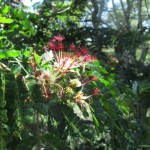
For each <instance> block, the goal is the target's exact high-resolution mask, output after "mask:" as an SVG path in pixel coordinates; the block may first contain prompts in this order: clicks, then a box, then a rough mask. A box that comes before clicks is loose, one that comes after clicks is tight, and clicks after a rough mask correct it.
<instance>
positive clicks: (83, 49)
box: [80, 47, 88, 55]
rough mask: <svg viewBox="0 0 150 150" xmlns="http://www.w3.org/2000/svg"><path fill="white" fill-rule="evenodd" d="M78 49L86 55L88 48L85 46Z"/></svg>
mask: <svg viewBox="0 0 150 150" xmlns="http://www.w3.org/2000/svg"><path fill="white" fill-rule="evenodd" d="M80 50H81V54H82V55H86V54H87V53H88V50H87V49H86V48H85V47H82V48H81V49H80Z"/></svg>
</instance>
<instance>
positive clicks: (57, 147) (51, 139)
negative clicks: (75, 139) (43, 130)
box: [42, 134, 71, 150]
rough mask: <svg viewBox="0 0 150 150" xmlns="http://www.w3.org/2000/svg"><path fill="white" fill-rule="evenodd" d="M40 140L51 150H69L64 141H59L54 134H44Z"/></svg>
mask: <svg viewBox="0 0 150 150" xmlns="http://www.w3.org/2000/svg"><path fill="white" fill-rule="evenodd" d="M42 140H43V141H45V142H46V144H48V145H49V146H50V147H51V149H52V150H61V149H62V150H71V149H70V147H69V146H68V145H67V144H66V142H65V141H63V140H61V139H60V138H59V137H57V136H56V135H54V134H45V135H44V136H43V138H42Z"/></svg>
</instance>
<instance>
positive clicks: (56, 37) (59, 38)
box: [54, 35, 65, 42]
mask: <svg viewBox="0 0 150 150" xmlns="http://www.w3.org/2000/svg"><path fill="white" fill-rule="evenodd" d="M54 39H56V40H57V41H59V42H62V41H63V40H64V39H65V38H64V37H63V36H61V35H57V36H54Z"/></svg>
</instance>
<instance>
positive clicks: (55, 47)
mask: <svg viewBox="0 0 150 150" xmlns="http://www.w3.org/2000/svg"><path fill="white" fill-rule="evenodd" d="M49 47H50V49H51V50H53V51H55V50H56V49H57V45H56V43H55V42H54V41H50V42H49Z"/></svg>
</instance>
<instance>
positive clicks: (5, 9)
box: [2, 5, 10, 14]
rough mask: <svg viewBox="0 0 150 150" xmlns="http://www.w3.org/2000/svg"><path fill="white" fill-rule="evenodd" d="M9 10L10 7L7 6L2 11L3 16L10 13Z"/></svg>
mask: <svg viewBox="0 0 150 150" xmlns="http://www.w3.org/2000/svg"><path fill="white" fill-rule="evenodd" d="M9 10H10V6H8V5H5V6H4V8H3V10H2V14H7V13H8V12H9Z"/></svg>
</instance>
